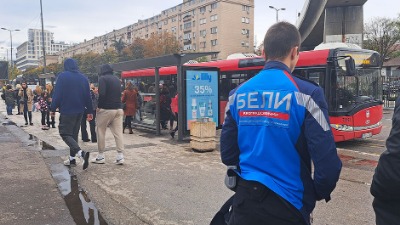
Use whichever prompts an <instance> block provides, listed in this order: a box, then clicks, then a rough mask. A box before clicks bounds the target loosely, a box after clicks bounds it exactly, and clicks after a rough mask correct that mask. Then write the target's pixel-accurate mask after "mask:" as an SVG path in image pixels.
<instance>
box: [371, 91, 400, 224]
mask: <svg viewBox="0 0 400 225" xmlns="http://www.w3.org/2000/svg"><path fill="white" fill-rule="evenodd" d="M371 194H372V195H373V196H374V197H375V198H378V199H381V200H384V201H389V202H392V203H396V204H397V205H398V206H400V97H399V98H398V99H397V100H396V106H395V108H394V112H393V118H392V129H391V130H390V135H389V137H388V138H387V140H386V151H385V152H383V153H382V155H381V157H380V158H379V162H378V166H377V167H376V169H375V174H374V177H373V180H372V185H371ZM399 219H400V216H399Z"/></svg>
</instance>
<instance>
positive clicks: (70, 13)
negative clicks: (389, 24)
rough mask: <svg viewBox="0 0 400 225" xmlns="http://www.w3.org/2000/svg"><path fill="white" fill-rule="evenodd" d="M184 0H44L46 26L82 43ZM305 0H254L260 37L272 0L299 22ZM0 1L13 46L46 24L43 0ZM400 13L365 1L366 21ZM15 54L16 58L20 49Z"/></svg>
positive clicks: (397, 5) (0, 35) (270, 18)
mask: <svg viewBox="0 0 400 225" xmlns="http://www.w3.org/2000/svg"><path fill="white" fill-rule="evenodd" d="M182 2H183V0H167V1H163V0H145V1H138V0H135V1H132V0H115V1H109V0H85V1H82V0H69V1H61V0H42V3H43V15H44V26H45V29H46V30H49V31H51V32H54V39H55V41H65V42H68V43H70V42H76V43H78V42H82V41H83V40H84V39H88V40H89V39H92V38H93V37H95V36H100V35H103V34H105V33H106V32H110V31H112V30H113V29H119V28H122V27H124V26H127V25H129V24H133V23H135V22H137V20H138V19H146V18H149V17H152V16H153V15H156V14H159V13H160V12H161V11H162V10H164V9H167V8H170V7H173V6H175V5H178V4H180V3H182ZM303 4H304V0H255V25H254V29H255V35H256V40H257V43H258V44H259V43H261V41H262V39H263V37H264V35H265V32H266V30H267V29H268V27H269V26H271V25H272V24H273V23H274V22H275V10H272V9H269V8H268V6H269V5H273V6H275V7H276V8H286V10H285V11H280V12H279V18H280V19H281V20H286V21H289V22H292V23H295V22H296V15H297V12H300V11H301V9H302V8H303ZM1 6H2V7H1V8H2V10H1V11H2V12H1V13H0V21H1V23H0V27H5V28H8V29H20V30H21V31H19V32H13V35H12V37H13V47H14V48H15V47H17V46H18V45H20V44H21V43H23V42H25V41H27V40H28V29H29V28H36V29H40V28H41V23H40V0H4V1H2V3H1ZM399 13H400V1H398V0H368V1H367V3H366V4H365V6H364V18H365V22H368V21H370V20H371V19H372V18H374V17H391V18H395V17H397V15H398V14H399ZM2 47H3V49H2ZM9 47H10V33H9V32H8V31H4V30H0V59H4V58H5V57H6V50H5V49H4V48H9ZM13 53H15V50H14V52H13ZM13 55H14V56H13V58H14V59H15V54H13ZM9 57H10V56H9Z"/></svg>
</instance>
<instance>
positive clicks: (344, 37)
mask: <svg viewBox="0 0 400 225" xmlns="http://www.w3.org/2000/svg"><path fill="white" fill-rule="evenodd" d="M324 23H325V24H324V43H332V42H343V43H351V44H356V45H359V46H360V47H362V41H363V33H364V10H363V6H346V7H333V8H326V9H325V22H324Z"/></svg>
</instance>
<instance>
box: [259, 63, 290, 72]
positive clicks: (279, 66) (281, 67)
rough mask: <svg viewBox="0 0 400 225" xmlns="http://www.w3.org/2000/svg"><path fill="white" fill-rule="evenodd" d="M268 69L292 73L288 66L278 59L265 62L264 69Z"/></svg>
mask: <svg viewBox="0 0 400 225" xmlns="http://www.w3.org/2000/svg"><path fill="white" fill-rule="evenodd" d="M270 69H278V70H284V71H286V72H288V73H289V74H292V72H291V71H290V69H289V67H287V66H286V65H285V64H283V63H282V62H279V61H268V62H267V63H265V66H264V70H270Z"/></svg>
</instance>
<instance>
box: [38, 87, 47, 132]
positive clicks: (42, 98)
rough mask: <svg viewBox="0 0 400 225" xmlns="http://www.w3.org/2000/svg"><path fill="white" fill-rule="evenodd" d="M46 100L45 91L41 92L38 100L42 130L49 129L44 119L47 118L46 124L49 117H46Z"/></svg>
mask: <svg viewBox="0 0 400 225" xmlns="http://www.w3.org/2000/svg"><path fill="white" fill-rule="evenodd" d="M47 98H48V94H47V91H44V92H42V94H41V95H40V97H39V98H38V102H39V106H40V112H41V113H42V130H48V129H49V127H48V126H47V125H46V117H47V123H48V121H49V117H48V116H47V114H48V111H49V108H48V104H47Z"/></svg>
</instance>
